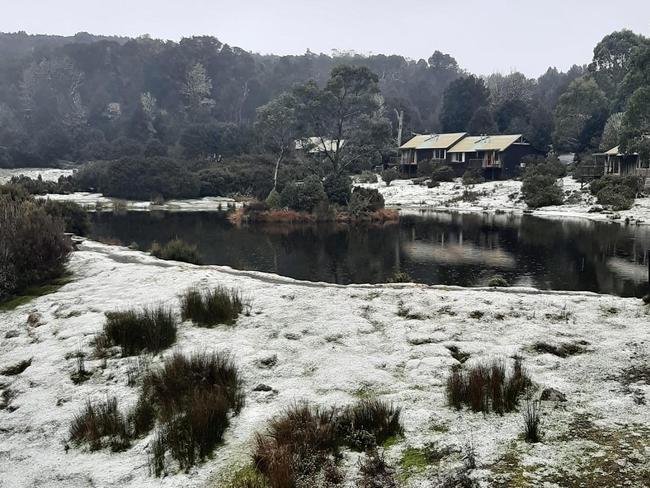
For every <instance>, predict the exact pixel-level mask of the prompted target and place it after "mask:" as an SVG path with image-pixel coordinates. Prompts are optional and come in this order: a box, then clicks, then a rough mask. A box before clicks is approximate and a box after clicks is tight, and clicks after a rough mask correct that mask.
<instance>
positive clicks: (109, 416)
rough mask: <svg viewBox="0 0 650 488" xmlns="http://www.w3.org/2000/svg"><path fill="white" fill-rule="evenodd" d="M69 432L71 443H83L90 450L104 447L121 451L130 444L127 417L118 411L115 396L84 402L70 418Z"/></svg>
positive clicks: (77, 444) (79, 444)
mask: <svg viewBox="0 0 650 488" xmlns="http://www.w3.org/2000/svg"><path fill="white" fill-rule="evenodd" d="M69 432H70V442H71V443H72V444H74V445H76V446H81V445H85V446H87V447H88V448H89V449H90V450H91V451H97V450H99V449H103V448H105V447H110V448H111V450H112V451H123V450H124V449H127V448H128V447H129V446H130V444H131V440H130V435H129V426H128V422H127V419H126V418H125V417H124V415H123V414H122V413H121V412H120V411H119V409H118V407H117V398H115V397H113V398H109V399H108V400H106V401H104V402H101V403H97V404H93V403H91V402H88V403H86V407H85V408H84V410H83V411H82V412H80V413H79V414H78V415H75V417H74V418H73V419H72V423H71V424H70V430H69Z"/></svg>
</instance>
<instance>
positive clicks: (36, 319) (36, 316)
mask: <svg viewBox="0 0 650 488" xmlns="http://www.w3.org/2000/svg"><path fill="white" fill-rule="evenodd" d="M42 318H43V316H42V315H41V314H40V313H38V312H32V313H30V314H29V315H28V316H27V325H31V326H32V327H38V326H39V325H42V323H41V319H42Z"/></svg>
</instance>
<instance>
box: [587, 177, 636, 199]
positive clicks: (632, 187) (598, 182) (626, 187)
mask: <svg viewBox="0 0 650 488" xmlns="http://www.w3.org/2000/svg"><path fill="white" fill-rule="evenodd" d="M606 187H616V188H620V190H621V191H622V192H623V193H624V194H625V195H626V196H628V197H630V198H634V197H635V196H636V194H637V193H639V192H640V191H641V190H642V188H643V184H642V181H641V179H640V178H639V177H637V176H617V175H605V176H603V177H601V178H598V179H595V180H594V181H592V182H591V183H590V185H589V190H590V191H591V194H592V195H594V196H595V195H598V193H599V192H600V191H601V190H602V189H603V188H606Z"/></svg>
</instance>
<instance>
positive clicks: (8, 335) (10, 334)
mask: <svg viewBox="0 0 650 488" xmlns="http://www.w3.org/2000/svg"><path fill="white" fill-rule="evenodd" d="M19 335H20V333H19V332H18V331H17V330H16V329H12V330H9V331H7V333H6V334H5V339H13V338H14V337H18V336H19Z"/></svg>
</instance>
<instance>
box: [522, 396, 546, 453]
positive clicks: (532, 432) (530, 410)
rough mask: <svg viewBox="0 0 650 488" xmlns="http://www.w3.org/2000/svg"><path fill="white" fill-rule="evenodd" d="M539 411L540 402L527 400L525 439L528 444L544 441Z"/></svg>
mask: <svg viewBox="0 0 650 488" xmlns="http://www.w3.org/2000/svg"><path fill="white" fill-rule="evenodd" d="M539 410H540V402H539V401H538V400H533V399H530V398H526V407H525V409H524V439H526V442H531V443H536V442H540V441H541V440H542V431H541V428H540V421H541V419H540V415H539Z"/></svg>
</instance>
